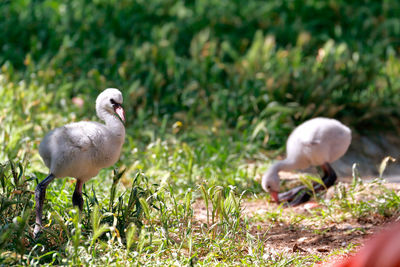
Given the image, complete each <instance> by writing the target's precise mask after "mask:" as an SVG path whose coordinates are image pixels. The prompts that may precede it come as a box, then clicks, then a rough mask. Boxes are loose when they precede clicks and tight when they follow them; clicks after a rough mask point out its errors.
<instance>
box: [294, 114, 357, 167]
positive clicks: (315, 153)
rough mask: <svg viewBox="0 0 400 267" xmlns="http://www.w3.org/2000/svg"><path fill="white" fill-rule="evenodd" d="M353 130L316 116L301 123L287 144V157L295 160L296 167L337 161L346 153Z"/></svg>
mask: <svg viewBox="0 0 400 267" xmlns="http://www.w3.org/2000/svg"><path fill="white" fill-rule="evenodd" d="M350 142H351V131H350V129H349V128H348V127H347V126H345V125H343V124H342V123H341V122H339V121H337V120H334V119H328V118H314V119H311V120H309V121H306V122H304V123H303V124H301V125H299V126H298V127H297V128H296V129H295V130H294V131H293V132H292V133H291V134H290V136H289V138H288V141H287V144H286V154H287V159H290V160H291V161H295V162H296V163H297V164H296V165H297V166H294V168H296V169H304V168H307V167H309V166H310V165H311V166H317V165H322V164H324V163H327V162H328V163H329V162H333V161H336V160H337V159H339V158H340V157H341V156H343V155H344V153H346V151H347V149H348V147H349V145H350Z"/></svg>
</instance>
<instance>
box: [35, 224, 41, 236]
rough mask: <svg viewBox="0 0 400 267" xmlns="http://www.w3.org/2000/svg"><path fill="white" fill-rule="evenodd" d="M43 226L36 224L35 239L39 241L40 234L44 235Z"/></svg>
mask: <svg viewBox="0 0 400 267" xmlns="http://www.w3.org/2000/svg"><path fill="white" fill-rule="evenodd" d="M41 230H42V226H41V225H39V224H35V229H33V238H34V239H38V238H39V236H40V234H41V233H42V231H41Z"/></svg>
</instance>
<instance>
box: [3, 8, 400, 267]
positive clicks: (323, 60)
mask: <svg viewBox="0 0 400 267" xmlns="http://www.w3.org/2000/svg"><path fill="white" fill-rule="evenodd" d="M398 14H400V3H397V2H396V1H372V0H371V1H369V0H363V1H361V0H358V1H337V0H336V1H314V0H306V1H296V0H291V1H278V0H273V1H257V0H248V1H239V0H236V1H232V0H230V1H228V0H204V1H190V0H188V1H184V0H150V1H149V0H146V1H144V0H138V1H127V0H118V1H117V0H96V1H87V0H70V1H55V0H45V1H43V0H15V1H8V0H5V1H1V2H0V18H2V19H1V20H0V66H1V70H0V98H1V99H2V100H1V102H0V123H1V129H0V143H1V146H2V149H1V150H0V162H3V163H2V165H1V172H0V178H1V183H2V184H1V185H2V189H1V190H2V191H1V192H2V195H1V207H0V212H1V215H2V216H1V222H2V223H1V225H2V226H1V227H2V228H1V234H0V248H1V249H3V250H4V251H5V252H4V253H2V254H1V255H0V258H1V261H2V262H3V263H16V262H18V263H20V264H35V263H51V262H54V263H56V264H63V263H67V264H72V263H74V264H86V263H99V264H104V263H110V262H117V263H122V262H125V261H128V262H130V261H136V262H138V263H145V262H148V261H149V260H152V261H153V262H157V261H158V262H159V264H163V263H165V262H168V263H171V264H177V263H178V264H179V263H182V264H189V263H194V260H195V261H197V260H199V263H204V264H209V263H218V262H228V263H236V264H239V263H243V264H245V263H251V264H256V263H260V264H266V263H269V264H271V263H276V262H278V264H282V265H285V264H293V263H299V264H303V263H304V261H305V262H314V261H315V260H316V259H310V258H306V259H304V258H301V257H298V256H296V257H294V258H285V257H283V256H282V255H281V256H276V255H275V256H273V255H272V254H271V255H272V256H271V255H270V254H268V253H266V252H263V246H262V242H261V241H260V239H257V238H256V237H254V236H251V234H250V232H249V231H247V230H248V229H247V228H246V227H248V228H249V227H250V226H249V225H250V222H249V221H247V219H244V218H243V216H241V215H240V205H239V204H240V196H241V194H242V192H247V195H251V194H252V193H255V194H258V193H260V192H261V188H260V186H259V184H258V183H257V182H256V181H254V177H256V176H257V175H259V173H261V172H262V171H263V170H265V168H266V167H267V164H268V159H269V158H270V157H271V156H273V155H276V154H277V153H279V152H280V151H281V150H280V149H281V148H282V146H283V145H284V142H285V140H286V138H287V135H288V133H289V132H290V131H291V130H292V129H293V127H295V125H297V124H299V123H301V122H302V121H304V120H305V119H308V118H311V117H315V116H327V117H335V118H337V119H340V120H342V121H343V122H344V123H346V124H348V125H349V126H351V127H352V128H353V129H354V130H356V131H373V130H374V129H375V130H376V129H379V131H382V130H383V131H398V125H399V119H398V118H399V109H398V103H399V98H400V94H399V90H400V80H399V78H398V77H399V75H400V60H399V54H400V39H399V38H400V37H399V36H400V18H399V16H398ZM107 87H117V88H120V89H121V91H123V94H124V102H125V104H124V107H125V110H126V113H127V124H126V127H127V139H126V143H125V146H124V151H123V155H122V157H121V161H120V162H119V163H118V164H117V165H118V166H117V167H118V168H119V172H116V173H115V174H113V173H112V171H111V170H105V171H103V172H101V174H100V175H99V176H98V177H97V178H96V179H95V180H94V181H92V182H90V183H88V185H87V186H86V195H85V196H86V197H85V201H86V203H87V206H86V208H85V212H84V214H85V215H84V218H83V219H82V221H81V222H79V220H78V216H77V215H76V213H74V212H73V210H72V206H71V203H70V202H71V201H70V199H71V195H72V192H73V184H71V183H72V182H73V180H66V179H63V180H58V181H56V182H54V184H53V185H51V186H50V188H49V190H48V196H47V198H48V203H47V205H46V207H45V210H46V212H47V214H46V221H47V222H48V223H49V225H48V227H47V228H48V229H49V230H48V232H46V233H45V234H44V235H43V237H42V239H41V240H39V241H38V242H37V243H35V242H33V241H32V240H31V238H30V235H31V231H32V230H31V227H32V225H33V214H31V213H30V211H31V210H32V207H33V200H34V199H33V197H32V192H33V190H34V187H35V186H36V184H37V182H38V181H39V180H41V179H43V178H44V177H45V176H46V172H47V169H46V168H45V166H44V165H43V163H42V161H41V160H40V158H39V156H38V153H37V147H38V144H39V142H40V140H41V138H42V137H43V136H44V135H45V133H46V132H47V131H48V130H49V129H51V128H54V127H58V126H60V125H62V124H65V123H68V122H71V121H77V120H82V119H83V120H85V119H96V118H95V112H94V101H95V98H96V97H97V95H98V94H99V92H101V91H102V90H103V89H105V88H107ZM80 100H83V101H82V102H83V105H81V104H80ZM122 170H125V172H124V173H123V174H122V173H120V172H122ZM118 173H119V174H121V175H119V174H118ZM112 177H114V180H113V179H112ZM100 185H102V186H100ZM113 185H114V186H113ZM112 188H114V189H112ZM110 190H111V191H110ZM112 190H114V191H115V193H113V194H114V198H115V199H113V198H112V197H111V196H112V195H113V194H112V193H111V192H112ZM259 196H260V197H264V194H259ZM390 197H391V201H388V203H392V204H393V203H395V204H396V203H397V202H396V201H397V199H396V198H394V196H393V195H390ZM117 199H118V201H117ZM198 199H203V201H206V200H207V201H209V202H210V205H211V203H212V207H213V209H212V210H213V211H214V212H215V214H214V215H215V218H219V219H215V218H214V216H211V215H212V214H210V222H209V223H208V224H206V226H204V225H202V224H201V225H200V226H199V225H196V227H195V226H194V225H193V223H194V222H193V220H192V215H193V214H192V213H193V207H192V204H193V202H195V201H196V200H198ZM118 203H119V204H118ZM146 203H147V204H146ZM221 203H222V204H221ZM95 204H98V206H97V205H95ZM342 204H343V203H342ZM146 205H147V206H146ZM372 206H373V205H372ZM96 207H97V208H96ZM210 207H211V206H210ZM385 208H386V206H384V207H383V208H381V209H380V210H379V212H381V213H385V212H387V210H386V209H385ZM392 209H393V207H392V206H391V207H388V210H389V211H390V212H389V213H390V214H392V213H393V212H394V211H393V210H392ZM329 210H330V211H331V212H332V214H333V213H334V212H335V210H334V209H333V208H330V209H329ZM368 212H370V211H368ZM374 212H378V211H376V210H374ZM224 214H225V215H224ZM350 214H352V216H355V217H357V216H361V215H360V214H359V213H354V212H350ZM268 216H269V215H268V214H267V215H266V217H267V221H271V218H274V216H272V215H271V216H269V217H268ZM211 217H212V218H211ZM214 219H215V220H214ZM211 220H212V222H211ZM272 221H273V220H272ZM96 222H97V223H96ZM101 225H103V226H104V227H103V228H102V227H101ZM203 227H205V228H203ZM96 231H100V232H96ZM174 231H175V232H174ZM103 232H107V233H106V234H104V235H103V234H102V233H103ZM83 237H85V238H83ZM89 237H90V238H89ZM99 238H100V239H99ZM79 239H81V240H82V239H84V240H88V241H87V242H86V241H85V242H81V243H79V242H78V240H79ZM129 240H130V241H129ZM238 240H239V241H238ZM129 242H130V243H129ZM210 242H211V243H210ZM260 242H261V243H260ZM239 243H240V244H242V245H243V247H246V249H242V248H241V247H240V246H239V245H238V244H239ZM129 244H130V245H129ZM235 245H237V246H236V247H235ZM257 249H259V251H258V252H259V253H257ZM243 251H246V253H248V256H246V257H244V258H243V257H241V255H242V254H243V253H244V252H243ZM82 253H83V254H82ZM121 253H122V254H123V255H124V256H122V254H121ZM10 255H19V256H18V257H17V258H16V257H14V258H12V259H10V257H9V256H10ZM78 255H84V256H82V258H80V257H78ZM235 255H236V256H235ZM263 255H267V256H263Z"/></svg>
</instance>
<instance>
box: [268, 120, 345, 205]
mask: <svg viewBox="0 0 400 267" xmlns="http://www.w3.org/2000/svg"><path fill="white" fill-rule="evenodd" d="M350 142H351V130H350V129H349V128H348V127H347V126H345V125H343V124H342V123H341V122H339V121H337V120H335V119H329V118H314V119H311V120H308V121H306V122H304V123H302V124H301V125H299V126H298V127H297V128H296V129H294V131H293V132H292V133H291V134H290V136H289V138H288V141H287V143H286V154H287V157H286V159H284V160H281V161H278V162H276V163H274V164H273V165H272V166H271V167H270V168H269V169H268V171H267V172H265V173H264V175H263V177H262V181H261V185H262V188H263V189H264V190H265V191H266V192H269V193H270V194H271V196H272V198H273V199H274V200H275V201H276V202H277V203H279V201H290V203H289V204H291V205H298V204H301V203H303V202H306V201H307V200H308V199H310V197H311V196H312V192H311V191H310V190H307V189H306V187H305V186H300V187H297V188H294V189H292V190H289V191H287V192H285V193H281V194H279V195H278V192H279V188H280V186H279V182H280V178H279V175H278V173H279V171H282V170H283V171H290V170H294V169H305V168H308V167H309V166H321V168H322V170H323V171H324V177H323V178H322V181H323V182H324V184H325V187H326V188H328V187H330V186H332V185H333V184H334V183H335V181H336V178H337V176H336V173H335V171H334V170H333V169H332V167H331V166H330V164H329V163H331V162H334V161H336V160H337V159H339V158H340V157H342V156H343V155H344V154H345V153H346V151H347V149H348V148H349V146H350ZM325 187H323V186H322V185H320V184H318V185H315V187H314V190H315V191H321V190H322V189H324V188H325ZM300 191H303V192H302V194H298V193H299V192H300ZM304 191H306V192H304Z"/></svg>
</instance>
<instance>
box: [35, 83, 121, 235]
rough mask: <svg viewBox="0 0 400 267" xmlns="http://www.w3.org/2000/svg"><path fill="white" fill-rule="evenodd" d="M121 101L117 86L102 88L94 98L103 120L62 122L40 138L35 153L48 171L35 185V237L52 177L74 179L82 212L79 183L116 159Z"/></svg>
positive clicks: (75, 197) (76, 202)
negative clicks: (61, 124)
mask: <svg viewBox="0 0 400 267" xmlns="http://www.w3.org/2000/svg"><path fill="white" fill-rule="evenodd" d="M122 103H123V97H122V93H121V92H120V91H119V90H118V89H116V88H108V89H105V90H104V91H103V92H101V93H100V94H99V95H98V97H97V99H96V114H97V116H98V117H99V119H100V120H102V121H103V122H104V123H99V122H95V121H80V122H74V123H70V124H66V125H64V126H62V127H59V128H55V129H53V130H51V131H50V132H49V133H47V134H46V135H45V137H44V138H43V140H42V141H41V143H40V145H39V154H40V156H41V157H42V159H43V161H44V163H45V165H46V166H47V167H48V168H49V175H48V176H47V177H46V178H45V179H44V180H43V181H41V182H40V183H39V184H38V185H37V187H36V189H35V202H36V206H35V212H36V221H35V228H34V231H33V235H34V237H35V238H37V237H38V235H39V233H40V231H41V229H42V214H43V203H44V200H45V198H46V188H47V186H48V185H49V184H50V183H51V182H52V181H53V180H54V179H55V178H65V177H73V178H75V179H76V185H75V190H74V193H73V195H72V203H73V206H78V208H79V210H80V212H82V209H83V198H82V187H83V184H84V183H85V182H87V181H88V180H90V179H91V178H93V177H94V176H96V175H97V174H98V172H99V171H100V170H101V169H103V168H107V167H110V166H112V165H114V164H115V163H116V162H117V161H118V159H119V157H120V153H121V149H122V145H123V143H124V140H125V126H124V123H125V112H124V109H123V107H122Z"/></svg>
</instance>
